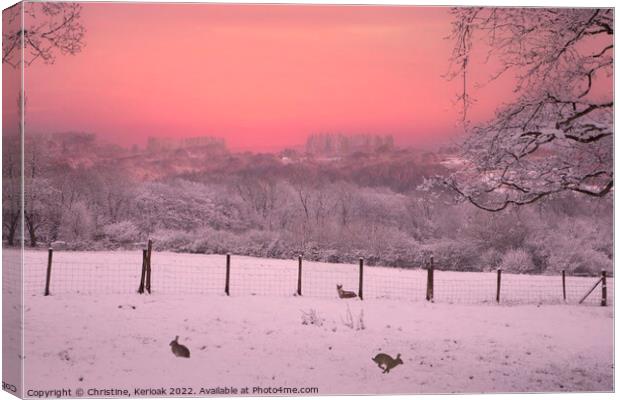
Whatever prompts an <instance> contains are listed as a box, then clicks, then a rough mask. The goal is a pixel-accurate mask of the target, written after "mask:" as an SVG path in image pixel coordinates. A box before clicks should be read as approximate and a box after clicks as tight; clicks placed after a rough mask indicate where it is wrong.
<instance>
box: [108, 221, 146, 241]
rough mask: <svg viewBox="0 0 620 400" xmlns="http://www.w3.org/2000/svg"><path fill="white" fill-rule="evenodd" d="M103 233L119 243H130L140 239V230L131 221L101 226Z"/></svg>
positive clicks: (110, 239)
mask: <svg viewBox="0 0 620 400" xmlns="http://www.w3.org/2000/svg"><path fill="white" fill-rule="evenodd" d="M103 234H104V235H105V237H106V238H107V239H108V240H109V241H111V242H113V243H120V244H130V243H133V242H137V241H138V240H139V239H140V232H139V231H138V228H137V227H136V226H135V225H134V223H133V222H131V221H121V222H117V223H114V224H109V225H106V226H104V227H103Z"/></svg>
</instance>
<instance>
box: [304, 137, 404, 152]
mask: <svg viewBox="0 0 620 400" xmlns="http://www.w3.org/2000/svg"><path fill="white" fill-rule="evenodd" d="M393 149H394V138H393V137H392V135H343V134H315V135H310V136H309V137H308V139H307V141H306V151H307V152H308V153H311V154H318V155H323V156H339V155H347V154H351V153H355V152H358V151H359V152H365V153H374V152H377V151H390V150H393Z"/></svg>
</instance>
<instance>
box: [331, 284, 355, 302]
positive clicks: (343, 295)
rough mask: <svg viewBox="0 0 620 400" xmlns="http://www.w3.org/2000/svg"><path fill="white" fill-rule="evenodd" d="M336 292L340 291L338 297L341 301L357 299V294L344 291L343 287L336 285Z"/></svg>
mask: <svg viewBox="0 0 620 400" xmlns="http://www.w3.org/2000/svg"><path fill="white" fill-rule="evenodd" d="M336 290H337V291H338V297H340V298H341V299H350V298H353V297H357V295H356V294H355V292H350V291H348V290H344V289H342V285H336Z"/></svg>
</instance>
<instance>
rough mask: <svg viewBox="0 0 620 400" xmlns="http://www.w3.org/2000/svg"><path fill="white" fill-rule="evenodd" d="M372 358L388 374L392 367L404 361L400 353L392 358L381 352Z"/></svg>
mask: <svg viewBox="0 0 620 400" xmlns="http://www.w3.org/2000/svg"><path fill="white" fill-rule="evenodd" d="M372 360H373V361H374V362H376V363H377V366H378V367H379V368H381V369H382V370H383V373H384V374H387V373H388V372H390V370H391V369H392V368H394V367H396V366H397V365H399V364H402V363H403V360H401V358H400V354H398V355H396V358H392V357H390V356H389V355H387V354H385V353H379V354H377V355H376V356H375V358H373V359H372Z"/></svg>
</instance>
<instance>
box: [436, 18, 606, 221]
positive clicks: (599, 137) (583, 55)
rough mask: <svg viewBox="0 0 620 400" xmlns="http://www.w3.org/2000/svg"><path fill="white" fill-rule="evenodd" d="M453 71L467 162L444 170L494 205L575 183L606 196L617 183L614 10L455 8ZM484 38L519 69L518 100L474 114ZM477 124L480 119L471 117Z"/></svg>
mask: <svg viewBox="0 0 620 400" xmlns="http://www.w3.org/2000/svg"><path fill="white" fill-rule="evenodd" d="M452 14H453V16H454V22H453V31H452V35H451V39H452V40H453V41H454V49H453V54H452V59H451V62H452V64H451V65H452V68H451V71H450V75H449V77H450V78H451V79H461V80H462V83H463V85H462V91H461V92H460V93H459V96H458V99H459V101H460V103H461V105H462V112H463V121H464V123H465V126H466V128H467V131H468V132H469V135H468V137H467V139H466V140H465V141H464V143H463V146H462V154H461V157H462V159H463V162H464V165H463V167H462V168H460V169H459V171H457V172H456V173H454V174H453V175H451V176H450V177H448V178H445V179H442V182H443V184H445V185H447V186H448V187H450V188H452V189H453V190H454V191H455V192H456V193H457V194H458V197H459V198H461V199H465V200H467V201H469V202H471V203H472V204H474V205H475V206H477V207H479V208H481V209H484V210H487V211H500V210H503V209H505V208H506V207H508V206H509V205H523V204H529V203H533V202H535V201H537V200H539V199H542V198H544V197H546V196H549V195H552V194H554V193H560V192H566V191H572V192H579V193H582V194H585V195H590V196H596V197H603V196H605V195H607V194H608V193H610V192H611V191H612V188H613V159H612V154H613V149H612V147H613V106H614V102H613V90H612V74H613V33H614V31H613V25H614V20H613V10H611V9H570V8H562V9H540V8H456V9H454V10H452ZM478 47H480V48H481V50H483V53H485V54H486V56H487V57H486V58H487V59H486V60H485V62H487V65H496V66H497V67H498V70H497V71H496V72H495V73H494V74H492V75H491V76H490V77H489V81H488V82H487V83H488V84H491V83H492V82H493V81H495V80H497V79H499V78H500V77H505V78H506V79H514V93H513V100H511V101H510V102H508V103H507V104H504V105H501V106H499V107H498V108H497V109H496V113H495V117H494V118H492V119H491V120H490V121H487V122H484V123H481V124H471V123H470V121H469V120H468V118H469V115H468V111H469V109H470V106H471V104H472V101H473V98H472V96H471V95H470V92H471V90H470V85H471V83H470V76H471V69H472V67H474V65H477V63H475V62H474V60H476V56H477V55H479V54H480V53H479V49H478ZM474 48H476V52H474ZM472 125H473V126H472Z"/></svg>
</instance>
